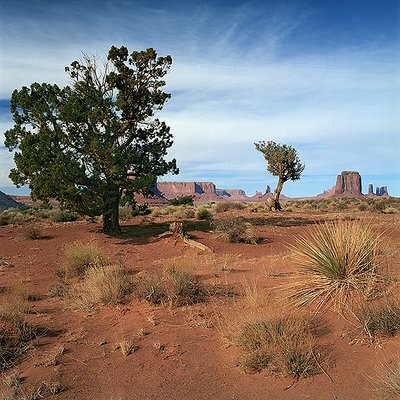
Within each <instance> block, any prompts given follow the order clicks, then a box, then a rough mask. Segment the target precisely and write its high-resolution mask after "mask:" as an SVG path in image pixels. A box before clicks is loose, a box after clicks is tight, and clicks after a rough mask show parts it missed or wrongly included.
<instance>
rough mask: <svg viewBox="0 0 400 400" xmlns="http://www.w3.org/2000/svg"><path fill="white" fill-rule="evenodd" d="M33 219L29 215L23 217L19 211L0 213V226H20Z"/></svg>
mask: <svg viewBox="0 0 400 400" xmlns="http://www.w3.org/2000/svg"><path fill="white" fill-rule="evenodd" d="M32 219H33V217H32V216H30V215H24V214H22V213H21V212H19V211H15V210H6V211H3V212H0V226H4V225H16V224H22V223H24V222H26V221H31V220H32Z"/></svg>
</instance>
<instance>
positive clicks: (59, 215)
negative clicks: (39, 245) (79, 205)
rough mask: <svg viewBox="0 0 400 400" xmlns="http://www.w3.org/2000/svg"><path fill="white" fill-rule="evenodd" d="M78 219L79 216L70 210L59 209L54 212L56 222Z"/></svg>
mask: <svg viewBox="0 0 400 400" xmlns="http://www.w3.org/2000/svg"><path fill="white" fill-rule="evenodd" d="M77 219H78V216H77V215H75V214H73V213H71V212H69V211H63V210H59V211H56V212H55V213H54V214H53V221H54V222H72V221H76V220H77Z"/></svg>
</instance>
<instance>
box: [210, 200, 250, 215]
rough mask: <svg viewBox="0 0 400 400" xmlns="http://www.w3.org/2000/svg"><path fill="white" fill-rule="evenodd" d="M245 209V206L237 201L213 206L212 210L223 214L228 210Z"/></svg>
mask: <svg viewBox="0 0 400 400" xmlns="http://www.w3.org/2000/svg"><path fill="white" fill-rule="evenodd" d="M245 208H246V206H245V205H244V204H243V203H239V202H237V201H232V202H230V201H224V202H220V203H217V204H215V206H214V210H215V212H217V213H220V212H225V211H228V210H244V209H245Z"/></svg>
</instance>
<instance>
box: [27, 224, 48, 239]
mask: <svg viewBox="0 0 400 400" xmlns="http://www.w3.org/2000/svg"><path fill="white" fill-rule="evenodd" d="M45 237H46V236H45V235H44V233H43V230H42V229H41V228H40V226H38V225H31V226H28V227H27V228H26V229H25V231H24V232H23V233H22V238H23V239H25V240H28V239H30V240H40V239H44V238H45Z"/></svg>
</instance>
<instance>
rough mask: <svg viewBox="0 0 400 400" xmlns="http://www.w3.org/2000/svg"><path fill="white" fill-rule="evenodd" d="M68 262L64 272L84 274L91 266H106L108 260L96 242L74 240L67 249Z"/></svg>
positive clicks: (64, 266)
mask: <svg viewBox="0 0 400 400" xmlns="http://www.w3.org/2000/svg"><path fill="white" fill-rule="evenodd" d="M65 257H66V262H65V264H64V265H63V268H62V270H63V272H64V273H65V275H66V276H83V275H84V273H85V271H86V270H87V269H88V268H89V267H91V266H96V267H100V266H104V265H106V264H107V260H106V258H105V256H104V255H103V253H102V252H101V251H100V249H99V248H98V247H97V246H96V244H95V243H93V242H89V243H83V242H79V241H77V242H74V243H72V244H71V245H69V246H67V247H66V249H65Z"/></svg>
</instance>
